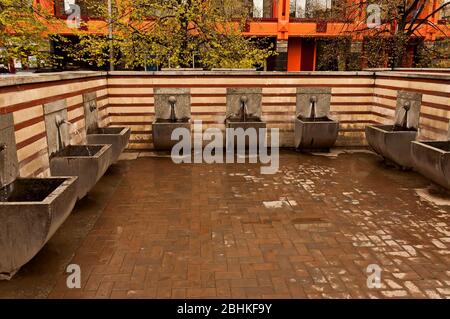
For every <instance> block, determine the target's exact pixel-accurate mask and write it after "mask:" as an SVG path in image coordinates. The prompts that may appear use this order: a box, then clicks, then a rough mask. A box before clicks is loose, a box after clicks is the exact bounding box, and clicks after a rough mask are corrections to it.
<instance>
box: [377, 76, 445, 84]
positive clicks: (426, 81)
mask: <svg viewBox="0 0 450 319" xmlns="http://www.w3.org/2000/svg"><path fill="white" fill-rule="evenodd" d="M376 80H398V81H408V82H421V83H436V84H447V83H448V80H444V79H430V78H425V77H424V78H421V77H418V78H411V77H403V76H395V75H377V76H376Z"/></svg>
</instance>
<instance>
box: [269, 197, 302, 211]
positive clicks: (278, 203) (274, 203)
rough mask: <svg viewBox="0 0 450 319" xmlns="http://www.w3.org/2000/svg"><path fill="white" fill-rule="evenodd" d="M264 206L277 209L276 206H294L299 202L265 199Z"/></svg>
mask: <svg viewBox="0 0 450 319" xmlns="http://www.w3.org/2000/svg"><path fill="white" fill-rule="evenodd" d="M263 205H264V207H266V208H268V209H276V208H283V207H288V208H293V207H294V206H297V202H296V201H294V200H286V199H284V200H274V201H264V202H263Z"/></svg>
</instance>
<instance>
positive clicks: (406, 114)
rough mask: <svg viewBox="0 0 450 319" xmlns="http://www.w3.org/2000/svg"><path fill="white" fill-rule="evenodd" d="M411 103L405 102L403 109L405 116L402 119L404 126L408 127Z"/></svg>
mask: <svg viewBox="0 0 450 319" xmlns="http://www.w3.org/2000/svg"><path fill="white" fill-rule="evenodd" d="M410 108H411V105H410V103H409V102H405V104H404V105H403V109H404V110H405V115H404V116H403V120H402V128H405V129H406V128H408V111H409V110H410Z"/></svg>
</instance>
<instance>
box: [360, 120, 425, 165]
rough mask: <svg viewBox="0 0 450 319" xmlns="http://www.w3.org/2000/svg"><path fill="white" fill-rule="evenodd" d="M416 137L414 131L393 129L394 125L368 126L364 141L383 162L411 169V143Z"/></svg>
mask: <svg viewBox="0 0 450 319" xmlns="http://www.w3.org/2000/svg"><path fill="white" fill-rule="evenodd" d="M416 137H417V131H415V130H400V129H394V125H370V126H367V127H366V139H367V142H368V143H369V145H370V147H372V148H373V150H374V151H375V152H376V153H378V154H379V155H381V156H382V157H383V158H384V159H385V160H387V161H390V162H393V163H394V164H397V165H399V166H401V167H402V168H403V169H409V168H412V167H413V160H412V157H411V142H412V141H414V140H415V139H416Z"/></svg>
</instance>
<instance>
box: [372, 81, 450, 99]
mask: <svg viewBox="0 0 450 319" xmlns="http://www.w3.org/2000/svg"><path fill="white" fill-rule="evenodd" d="M375 88H380V89H388V90H394V91H408V92H417V93H422V94H428V95H436V96H443V97H450V93H448V92H440V91H432V90H424V89H415V88H407V87H401V86H390V85H381V84H375Z"/></svg>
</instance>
